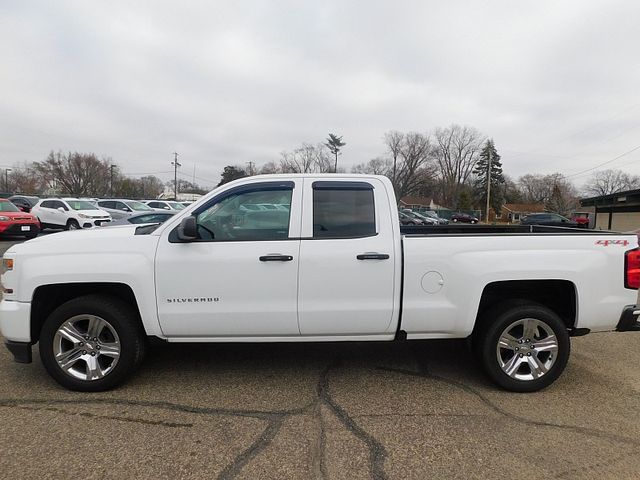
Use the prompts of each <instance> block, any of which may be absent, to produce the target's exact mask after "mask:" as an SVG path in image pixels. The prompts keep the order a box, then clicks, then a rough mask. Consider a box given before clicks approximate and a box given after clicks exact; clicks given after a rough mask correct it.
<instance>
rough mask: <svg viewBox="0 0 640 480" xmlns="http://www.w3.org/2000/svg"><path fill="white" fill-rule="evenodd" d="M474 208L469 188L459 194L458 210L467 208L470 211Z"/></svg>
mask: <svg viewBox="0 0 640 480" xmlns="http://www.w3.org/2000/svg"><path fill="white" fill-rule="evenodd" d="M472 208H473V206H472V205H471V197H470V196H469V192H467V190H462V191H461V192H460V195H458V210H466V211H469V210H471V209H472Z"/></svg>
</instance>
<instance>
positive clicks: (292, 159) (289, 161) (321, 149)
mask: <svg viewBox="0 0 640 480" xmlns="http://www.w3.org/2000/svg"><path fill="white" fill-rule="evenodd" d="M334 169H335V165H333V162H332V159H331V156H330V154H329V150H328V148H327V147H326V146H325V145H323V144H321V143H319V144H317V145H312V144H310V143H303V144H302V145H301V146H300V147H298V148H296V149H295V150H293V151H292V152H287V151H285V152H281V153H280V165H279V167H278V171H279V172H282V173H329V172H334V171H335V170H334Z"/></svg>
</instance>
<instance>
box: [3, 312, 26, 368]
mask: <svg viewBox="0 0 640 480" xmlns="http://www.w3.org/2000/svg"><path fill="white" fill-rule="evenodd" d="M0 333H2V336H3V337H4V338H5V345H6V346H7V348H8V349H9V351H10V352H11V353H12V354H13V359H14V360H15V361H16V362H18V363H31V304H30V303H24V302H15V301H11V300H2V301H1V302H0Z"/></svg>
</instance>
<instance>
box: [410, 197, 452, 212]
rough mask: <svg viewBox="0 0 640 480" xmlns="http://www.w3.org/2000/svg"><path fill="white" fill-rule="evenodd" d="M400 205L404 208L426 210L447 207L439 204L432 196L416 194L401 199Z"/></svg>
mask: <svg viewBox="0 0 640 480" xmlns="http://www.w3.org/2000/svg"><path fill="white" fill-rule="evenodd" d="M399 207H400V208H401V209H402V208H410V209H412V210H413V209H415V210H420V209H426V210H444V209H445V207H443V206H441V205H438V204H437V203H435V202H434V201H433V198H431V197H416V196H406V197H402V198H401V199H400V205H399Z"/></svg>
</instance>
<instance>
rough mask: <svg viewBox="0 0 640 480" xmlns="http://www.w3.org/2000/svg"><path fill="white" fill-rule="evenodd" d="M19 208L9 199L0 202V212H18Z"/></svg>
mask: <svg viewBox="0 0 640 480" xmlns="http://www.w3.org/2000/svg"><path fill="white" fill-rule="evenodd" d="M19 211H20V209H19V208H18V207H16V206H15V205H14V204H13V203H11V202H9V201H6V200H5V201H2V202H0V212H19Z"/></svg>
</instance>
